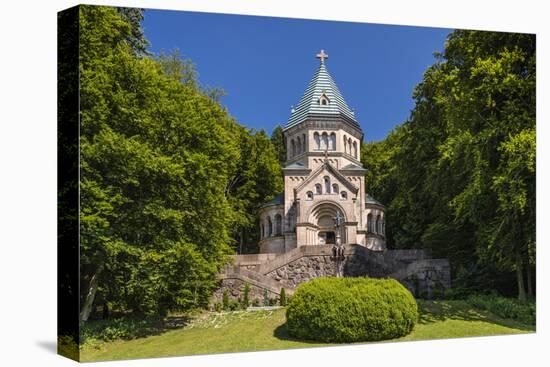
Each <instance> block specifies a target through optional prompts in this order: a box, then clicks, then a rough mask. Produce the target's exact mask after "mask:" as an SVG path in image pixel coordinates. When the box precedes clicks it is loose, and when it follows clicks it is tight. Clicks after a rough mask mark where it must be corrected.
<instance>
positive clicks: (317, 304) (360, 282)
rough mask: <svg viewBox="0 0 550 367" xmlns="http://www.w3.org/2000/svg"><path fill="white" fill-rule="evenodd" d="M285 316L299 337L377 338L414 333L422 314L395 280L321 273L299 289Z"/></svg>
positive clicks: (346, 340)
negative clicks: (413, 330)
mask: <svg viewBox="0 0 550 367" xmlns="http://www.w3.org/2000/svg"><path fill="white" fill-rule="evenodd" d="M286 318H287V328H288V332H289V334H290V336H292V337H294V338H298V339H305V340H316V341H322V342H337V343H349V342H358V341H376V340H385V339H392V338H397V337H400V336H404V335H407V334H409V333H410V332H411V331H412V329H413V328H414V325H415V324H416V321H417V319H418V306H417V304H416V300H415V299H414V297H413V296H412V294H411V293H410V292H409V291H408V290H407V289H406V288H405V287H404V286H403V285H401V283H399V282H398V281H396V280H394V279H371V278H317V279H313V280H311V281H309V282H307V283H303V284H301V285H300V286H299V287H298V288H297V290H296V292H295V293H294V295H293V297H292V299H291V301H290V303H289V306H288V308H287V311H286Z"/></svg>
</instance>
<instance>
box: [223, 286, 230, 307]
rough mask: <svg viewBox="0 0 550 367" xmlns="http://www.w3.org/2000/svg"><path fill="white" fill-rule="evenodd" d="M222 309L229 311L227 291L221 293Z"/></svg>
mask: <svg viewBox="0 0 550 367" xmlns="http://www.w3.org/2000/svg"><path fill="white" fill-rule="evenodd" d="M222 307H223V309H224V310H229V294H228V293H227V289H226V290H224V291H223V296H222Z"/></svg>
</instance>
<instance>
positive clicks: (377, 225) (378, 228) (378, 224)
mask: <svg viewBox="0 0 550 367" xmlns="http://www.w3.org/2000/svg"><path fill="white" fill-rule="evenodd" d="M381 225H382V223H380V214H378V216H377V217H376V233H378V234H381V233H382V227H381Z"/></svg>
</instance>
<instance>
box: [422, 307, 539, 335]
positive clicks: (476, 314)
mask: <svg viewBox="0 0 550 367" xmlns="http://www.w3.org/2000/svg"><path fill="white" fill-rule="evenodd" d="M418 306H419V314H420V315H419V320H418V322H419V324H424V325H427V324H430V323H434V322H438V321H445V320H462V321H484V322H488V323H491V324H497V325H501V326H506V327H511V328H515V329H519V330H524V331H534V330H535V326H531V325H526V324H523V323H520V322H518V321H515V320H509V319H502V318H500V317H497V316H495V315H493V314H491V313H490V312H487V311H481V310H478V309H475V308H472V306H470V305H468V304H467V303H466V302H465V301H444V302H440V301H429V302H427V301H419V302H418Z"/></svg>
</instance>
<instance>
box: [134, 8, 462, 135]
mask: <svg viewBox="0 0 550 367" xmlns="http://www.w3.org/2000/svg"><path fill="white" fill-rule="evenodd" d="M143 27H144V29H145V35H146V37H147V39H148V40H149V41H150V43H151V46H150V50H151V51H152V52H154V53H159V52H160V51H161V50H164V51H165V52H170V51H172V50H174V49H179V51H180V53H181V54H182V55H183V56H185V57H188V58H190V59H191V60H192V61H193V62H194V63H195V64H196V66H197V70H198V73H199V80H200V83H201V84H202V85H203V86H210V87H220V88H223V89H224V90H225V91H226V93H227V96H225V97H223V98H222V100H221V103H222V104H224V105H225V106H227V109H228V110H229V113H230V114H231V115H232V116H234V117H235V118H236V119H237V120H238V121H239V122H240V123H241V124H243V125H245V126H247V127H253V128H256V129H265V130H266V131H267V132H268V133H271V131H272V130H273V128H274V127H275V126H276V125H277V124H281V125H284V124H285V123H286V121H287V119H288V117H289V116H290V108H291V106H292V105H297V104H298V102H299V100H300V97H301V96H302V94H303V92H304V91H305V89H306V87H307V84H308V83H309V80H310V79H311V77H312V76H313V73H314V72H315V71H316V69H317V67H318V65H319V60H318V59H316V58H315V55H316V54H317V53H318V52H319V50H320V49H324V50H325V51H326V52H327V53H328V54H329V58H328V60H327V61H326V65H327V69H328V70H329V72H330V74H331V75H332V77H333V79H334V80H335V81H336V84H337V85H338V87H339V89H340V91H341V92H342V94H343V96H344V98H345V100H346V101H347V103H348V105H349V106H350V107H351V108H353V109H355V112H356V116H357V118H358V119H359V122H360V124H361V127H362V129H363V131H364V133H365V141H373V140H375V141H377V140H382V139H384V138H385V137H386V135H387V134H388V133H389V132H390V131H391V129H392V128H393V127H394V126H396V125H398V124H400V123H402V122H403V121H405V120H406V119H407V117H408V116H409V114H410V111H411V109H412V107H413V100H412V92H413V89H414V86H415V85H416V84H418V83H419V82H420V81H421V80H422V75H423V73H424V71H425V70H426V68H427V67H428V66H430V65H432V64H433V63H434V62H435V58H434V56H433V53H434V52H436V51H442V50H443V48H444V43H445V38H446V37H447V35H448V34H449V33H450V32H451V30H450V29H444V28H428V27H408V26H394V25H381V24H368V23H351V22H334V21H317V20H304V19H289V18H272V17H254V16H241V15H225V14H211V13H194V12H181V11H167V10H152V9H147V10H146V11H145V20H144V21H143Z"/></svg>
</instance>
